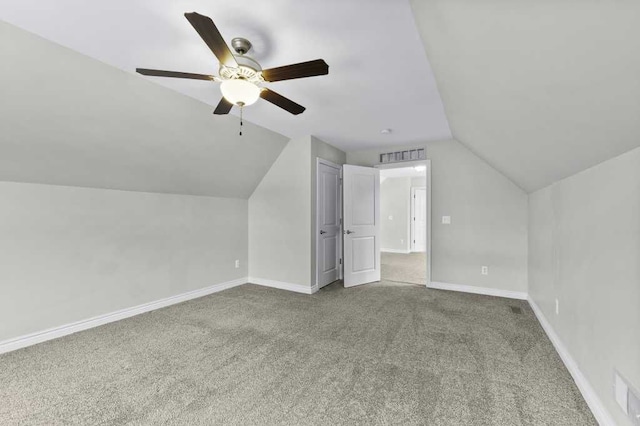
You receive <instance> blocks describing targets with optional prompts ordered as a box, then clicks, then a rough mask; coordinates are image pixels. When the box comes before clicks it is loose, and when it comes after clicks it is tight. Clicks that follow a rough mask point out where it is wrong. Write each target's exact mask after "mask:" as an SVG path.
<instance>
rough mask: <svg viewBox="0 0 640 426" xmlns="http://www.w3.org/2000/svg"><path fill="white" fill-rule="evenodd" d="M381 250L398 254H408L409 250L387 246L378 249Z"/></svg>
mask: <svg viewBox="0 0 640 426" xmlns="http://www.w3.org/2000/svg"><path fill="white" fill-rule="evenodd" d="M380 251H381V252H383V253H400V254H410V253H411V250H400V249H388V248H382V249H380Z"/></svg>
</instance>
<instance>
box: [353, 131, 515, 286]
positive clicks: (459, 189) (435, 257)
mask: <svg viewBox="0 0 640 426" xmlns="http://www.w3.org/2000/svg"><path fill="white" fill-rule="evenodd" d="M416 147H425V148H426V150H427V157H428V158H429V159H431V168H432V171H431V179H432V189H431V197H432V199H431V202H432V208H431V211H432V216H431V217H432V228H431V232H432V240H431V244H432V245H431V250H432V252H431V257H432V276H431V279H432V280H433V281H436V282H445V283H450V284H464V285H471V286H479V287H489V288H495V289H501V290H509V291H518V292H526V291H527V194H526V193H525V192H524V191H523V190H522V189H520V188H519V187H518V186H516V185H515V184H514V183H513V182H511V181H510V180H509V179H507V178H506V177H505V176H504V175H502V174H501V173H499V172H498V171H496V170H495V169H494V168H492V167H491V166H489V165H488V164H487V163H486V162H485V161H483V160H482V159H480V158H479V157H478V156H476V155H475V154H473V153H472V152H471V151H469V150H468V149H467V148H465V147H464V146H463V145H462V144H460V143H459V142H457V141H455V140H448V141H440V142H429V143H425V144H422V145H419V146H406V147H402V146H400V147H393V148H389V149H390V150H400V149H408V148H416ZM380 152H385V149H379V150H370V151H357V152H349V153H347V163H348V164H355V165H361V166H373V165H375V164H378V160H379V157H378V154H379V153H380ZM444 215H448V216H451V221H452V222H451V225H442V223H441V218H442V216H444ZM482 266H488V267H489V275H487V276H484V275H481V274H480V270H481V267H482Z"/></svg>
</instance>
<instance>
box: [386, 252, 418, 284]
mask: <svg viewBox="0 0 640 426" xmlns="http://www.w3.org/2000/svg"><path fill="white" fill-rule="evenodd" d="M380 266H381V271H380V273H381V276H382V279H383V280H386V281H397V282H404V283H412V284H426V282H427V254H426V253H408V254H403V253H385V252H382V253H380Z"/></svg>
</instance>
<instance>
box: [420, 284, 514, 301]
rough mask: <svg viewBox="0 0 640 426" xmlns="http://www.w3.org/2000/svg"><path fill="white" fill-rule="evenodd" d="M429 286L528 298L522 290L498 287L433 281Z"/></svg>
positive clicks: (509, 297)
mask: <svg viewBox="0 0 640 426" xmlns="http://www.w3.org/2000/svg"><path fill="white" fill-rule="evenodd" d="M427 287H428V288H435V289H438V290H449V291H459V292H462V293H473V294H484V295H486V296H497V297H506V298H507V299H518V300H527V293H525V292H520V291H510V290H500V289H497V288H488V287H476V286H472V285H463V284H448V283H439V282H436V281H432V282H431V283H430V284H427Z"/></svg>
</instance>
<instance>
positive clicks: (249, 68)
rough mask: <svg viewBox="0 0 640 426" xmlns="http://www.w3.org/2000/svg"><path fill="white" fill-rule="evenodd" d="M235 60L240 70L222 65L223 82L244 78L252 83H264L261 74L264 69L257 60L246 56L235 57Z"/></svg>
mask: <svg viewBox="0 0 640 426" xmlns="http://www.w3.org/2000/svg"><path fill="white" fill-rule="evenodd" d="M234 40H236V39H234ZM234 58H235V59H236V62H237V63H238V68H231V67H226V66H224V65H220V77H221V78H222V79H223V80H230V79H234V78H242V79H244V80H248V81H250V82H252V83H263V82H264V79H263V78H262V74H261V71H262V67H261V66H260V64H259V63H258V62H257V61H256V60H255V59H253V58H251V57H249V56H244V55H238V56H236V55H234Z"/></svg>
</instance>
